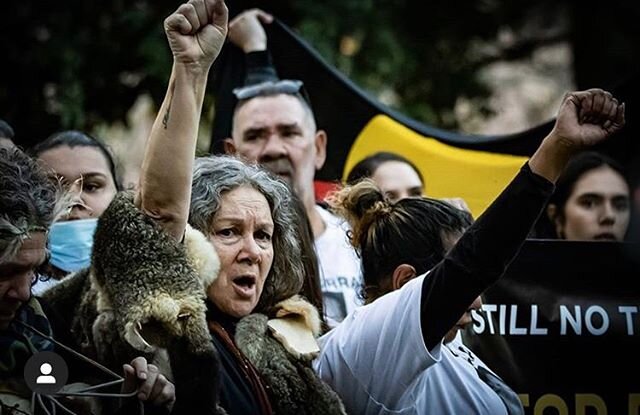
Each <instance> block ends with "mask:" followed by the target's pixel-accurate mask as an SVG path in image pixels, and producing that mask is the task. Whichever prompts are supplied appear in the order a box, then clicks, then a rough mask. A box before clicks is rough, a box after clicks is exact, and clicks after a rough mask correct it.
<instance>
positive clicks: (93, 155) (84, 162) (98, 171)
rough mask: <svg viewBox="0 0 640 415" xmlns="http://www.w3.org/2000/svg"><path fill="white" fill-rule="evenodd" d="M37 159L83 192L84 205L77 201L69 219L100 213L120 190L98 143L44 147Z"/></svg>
mask: <svg viewBox="0 0 640 415" xmlns="http://www.w3.org/2000/svg"><path fill="white" fill-rule="evenodd" d="M38 159H39V160H40V161H42V162H43V163H44V164H45V167H47V168H49V169H51V170H53V172H54V173H55V176H56V177H57V178H59V179H60V180H62V183H63V184H64V185H67V186H70V188H71V190H72V191H77V192H78V193H79V194H80V199H81V200H82V204H84V206H82V205H81V204H76V205H75V206H74V207H73V209H72V210H71V214H70V215H69V216H68V217H67V218H66V219H67V220H74V219H89V218H97V217H99V216H100V215H102V212H104V210H105V209H106V208H107V206H109V203H111V200H112V199H113V197H114V196H115V194H116V192H117V190H116V184H115V182H114V181H113V177H112V176H111V170H110V169H109V162H108V161H107V159H106V158H105V156H104V154H102V152H101V151H100V150H99V149H98V148H96V147H89V146H75V147H73V148H71V147H69V146H59V147H55V148H52V149H49V150H45V151H43V152H42V153H40V155H39V156H38Z"/></svg>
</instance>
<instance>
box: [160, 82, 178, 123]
mask: <svg viewBox="0 0 640 415" xmlns="http://www.w3.org/2000/svg"><path fill="white" fill-rule="evenodd" d="M174 89H175V83H174V81H171V85H169V93H170V94H171V96H170V97H169V104H168V105H167V112H165V113H164V117H162V126H163V127H164V129H165V130H166V129H167V124H169V113H170V112H171V104H172V103H173V90H174Z"/></svg>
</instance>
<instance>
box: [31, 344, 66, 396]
mask: <svg viewBox="0 0 640 415" xmlns="http://www.w3.org/2000/svg"><path fill="white" fill-rule="evenodd" d="M68 377H69V368H68V367H67V364H66V363H65V361H64V359H63V358H62V357H60V355H58V354H57V353H54V352H48V351H47V352H38V353H36V354H34V355H33V356H31V357H30V358H29V360H27V363H26V364H25V365H24V380H25V382H26V384H27V386H29V389H31V390H32V391H33V392H35V393H38V394H41V395H52V394H55V393H56V392H58V391H59V390H60V389H61V388H62V387H63V386H64V385H65V384H66V383H67V378H68Z"/></svg>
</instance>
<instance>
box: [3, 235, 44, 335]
mask: <svg viewBox="0 0 640 415" xmlns="http://www.w3.org/2000/svg"><path fill="white" fill-rule="evenodd" d="M46 241H47V238H46V235H45V233H44V232H34V233H32V234H31V235H30V237H29V238H28V239H25V240H24V242H23V243H22V246H21V247H20V250H18V253H17V254H16V255H15V256H14V257H13V258H11V259H9V260H8V261H5V262H3V263H0V330H6V329H7V328H8V327H9V323H10V322H11V320H13V319H14V317H15V313H16V311H18V309H19V308H20V306H21V305H22V304H24V303H25V302H27V301H29V298H30V296H31V282H32V281H33V278H34V276H35V274H34V271H35V269H36V268H37V267H38V266H40V265H42V263H43V262H44V261H45V259H46Z"/></svg>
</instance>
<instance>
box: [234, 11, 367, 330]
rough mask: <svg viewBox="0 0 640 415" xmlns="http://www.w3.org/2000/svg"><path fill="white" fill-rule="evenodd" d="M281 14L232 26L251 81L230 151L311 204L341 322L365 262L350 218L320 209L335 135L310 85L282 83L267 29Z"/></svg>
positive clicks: (330, 316) (331, 307) (328, 303)
mask: <svg viewBox="0 0 640 415" xmlns="http://www.w3.org/2000/svg"><path fill="white" fill-rule="evenodd" d="M272 20H273V17H272V16H271V15H270V14H268V13H265V12H264V11H262V10H259V9H251V10H247V11H245V12H243V13H240V14H239V15H238V16H236V17H235V18H234V19H233V20H232V21H231V22H230V23H229V39H230V40H231V42H232V43H234V44H235V45H236V46H238V47H240V48H241V49H242V50H243V51H244V52H245V54H246V55H245V56H246V69H247V73H246V78H245V85H244V86H243V87H242V88H237V89H235V90H234V91H233V92H234V95H235V97H236V99H237V104H236V106H235V110H234V113H233V120H232V128H231V137H228V138H227V139H225V141H224V149H225V152H226V153H227V154H234V155H238V156H240V157H242V158H243V159H245V160H247V161H249V162H251V163H259V164H260V165H261V166H262V167H264V168H266V169H267V170H269V171H271V172H273V173H274V174H276V175H277V176H279V177H280V178H281V179H283V180H284V181H286V182H287V183H288V184H289V185H290V186H291V188H292V189H293V191H294V192H295V193H296V195H297V196H298V198H299V199H300V201H301V202H302V204H303V205H304V208H305V212H306V215H307V218H308V219H309V223H310V225H311V229H312V231H313V237H314V239H315V248H316V253H317V255H318V266H319V269H320V286H321V289H322V295H323V300H324V312H325V314H326V317H327V321H328V323H329V325H330V326H334V325H336V324H337V323H338V322H340V321H342V319H343V318H344V317H345V316H346V315H347V313H349V312H351V311H352V310H354V309H355V308H356V307H357V306H359V305H360V304H361V301H360V297H359V295H358V290H359V287H360V286H361V285H362V275H361V272H360V260H359V259H358V257H357V256H356V255H355V253H354V252H353V248H352V247H351V246H350V245H349V243H348V241H347V235H346V231H347V230H348V228H347V227H345V226H344V224H343V223H342V221H341V220H340V219H339V218H337V217H336V216H335V215H333V214H331V213H330V212H328V211H326V210H325V209H323V208H321V207H320V206H318V205H317V204H316V198H315V192H314V190H315V189H314V178H315V173H316V171H317V170H320V169H321V168H322V166H323V165H324V162H325V159H326V155H327V140H328V138H327V134H326V132H325V131H324V130H322V129H318V128H317V125H316V120H315V117H314V114H313V110H312V108H311V104H310V100H309V98H308V96H307V94H306V92H305V90H304V86H303V83H302V81H299V80H292V79H284V80H281V79H279V78H278V75H277V73H276V71H275V68H274V67H273V64H272V62H271V56H270V54H269V51H268V50H267V36H266V33H265V30H264V28H263V27H262V24H265V23H271V21H272Z"/></svg>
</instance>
